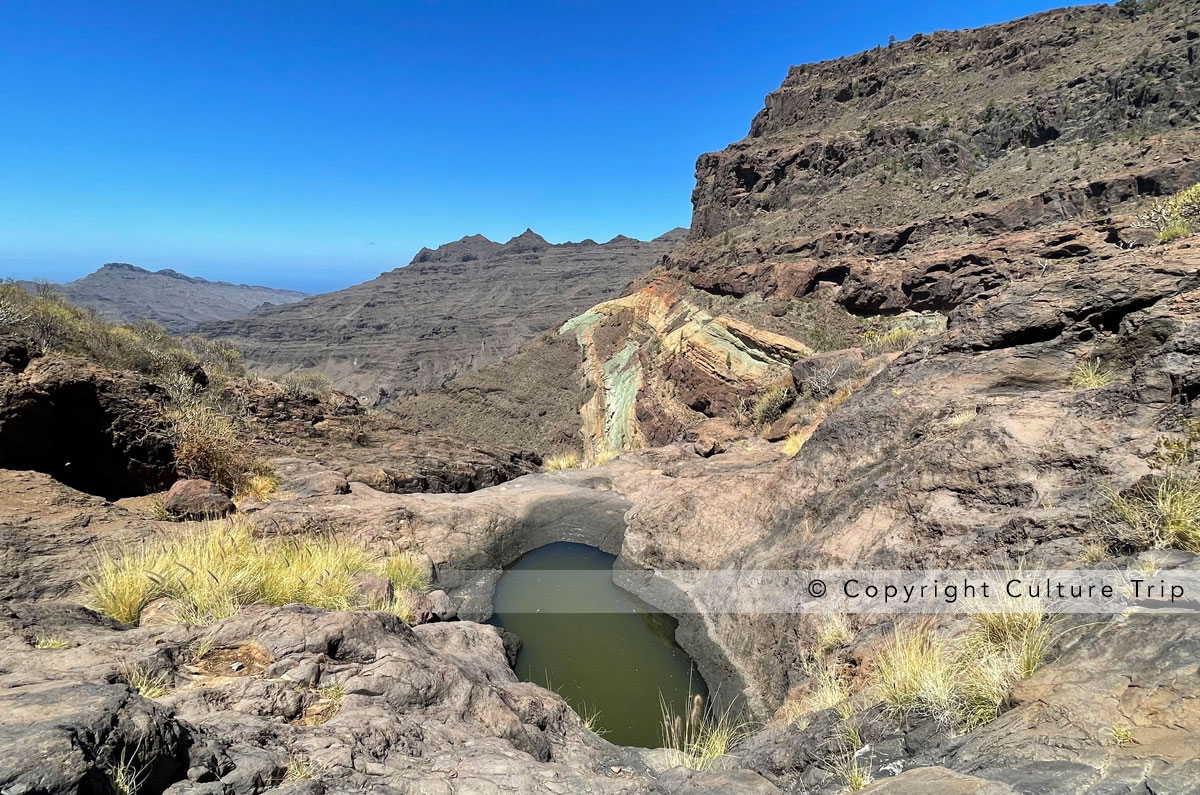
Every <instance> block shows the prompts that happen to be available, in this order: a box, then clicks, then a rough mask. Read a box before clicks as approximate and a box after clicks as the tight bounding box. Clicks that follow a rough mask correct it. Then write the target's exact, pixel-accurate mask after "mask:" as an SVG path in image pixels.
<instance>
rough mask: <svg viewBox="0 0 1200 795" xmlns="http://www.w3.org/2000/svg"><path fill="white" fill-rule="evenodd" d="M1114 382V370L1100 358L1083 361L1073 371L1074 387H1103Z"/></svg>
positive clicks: (1072, 384) (1072, 382)
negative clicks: (1106, 365)
mask: <svg viewBox="0 0 1200 795" xmlns="http://www.w3.org/2000/svg"><path fill="white" fill-rule="evenodd" d="M1112 382H1113V376H1112V372H1111V371H1110V370H1109V369H1108V368H1107V367H1105V366H1104V363H1103V362H1101V361H1100V360H1099V359H1087V360H1085V361H1082V362H1080V363H1079V364H1077V365H1075V369H1074V370H1072V371H1071V388H1072V389H1103V388H1104V387H1106V386H1109V385H1110V384H1112Z"/></svg>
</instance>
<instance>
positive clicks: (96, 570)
mask: <svg viewBox="0 0 1200 795" xmlns="http://www.w3.org/2000/svg"><path fill="white" fill-rule="evenodd" d="M417 569H418V567H417V566H416V564H415V563H413V562H412V560H411V559H410V558H408V557H407V556H395V557H392V558H389V559H380V558H378V557H376V556H375V555H373V554H372V553H371V552H369V551H368V550H367V549H366V548H364V547H361V546H357V545H354V544H351V543H349V542H342V541H338V540H336V539H334V538H331V537H318V538H304V539H302V540H301V539H294V538H293V539H283V538H257V537H255V536H254V535H253V534H252V533H251V532H250V530H249V529H248V528H246V527H245V526H244V525H242V524H241V523H240V522H236V521H230V522H211V523H208V524H207V525H206V526H205V527H204V528H203V529H201V530H199V531H190V532H181V533H179V534H175V535H168V536H164V537H162V538H158V539H155V540H151V541H146V542H144V543H142V544H141V545H139V546H136V547H135V546H130V547H126V548H124V549H122V550H120V552H119V554H112V553H111V552H109V551H103V552H101V553H100V555H99V557H98V559H97V562H96V564H95V565H94V566H93V568H92V569H91V572H90V573H89V575H88V577H87V579H86V580H85V583H84V587H85V589H86V592H87V596H88V601H89V602H90V604H91V605H92V606H93V607H94V608H95V609H97V610H99V611H100V612H102V613H105V614H106V615H109V616H112V617H113V618H115V619H117V620H118V621H121V622H124V623H126V624H136V623H137V621H138V617H139V616H140V615H141V611H142V609H143V608H144V607H145V606H146V604H147V603H148V602H150V600H152V599H156V598H158V597H169V598H171V599H174V600H176V602H177V605H176V607H175V609H174V611H173V613H174V616H175V618H176V620H178V621H179V622H181V623H185V624H195V625H202V624H209V623H212V622H213V621H218V620H220V619H223V618H227V617H229V616H231V615H233V614H234V613H236V612H237V611H238V610H239V609H241V608H242V607H243V606H245V605H249V604H267V605H284V604H290V603H292V602H302V603H304V604H310V605H314V606H316V607H324V608H327V609H330V610H355V609H393V608H394V607H396V606H395V605H376V604H364V603H363V602H362V601H361V599H360V597H359V594H358V591H357V588H356V586H355V583H354V574H355V573H356V572H360V571H366V572H373V573H375V574H379V575H381V576H384V577H388V578H390V579H392V580H393V582H394V583H395V585H396V590H397V591H398V592H400V591H403V590H404V589H412V590H425V589H427V588H428V584H427V583H426V582H424V579H423V573H421V574H418V573H417ZM421 571H422V572H423V569H421Z"/></svg>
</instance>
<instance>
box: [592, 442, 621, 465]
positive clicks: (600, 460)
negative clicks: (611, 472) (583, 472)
mask: <svg viewBox="0 0 1200 795" xmlns="http://www.w3.org/2000/svg"><path fill="white" fill-rule="evenodd" d="M619 455H621V451H620V450H614V449H612V448H611V447H606V448H604V449H603V450H600V451H598V452H596V453H594V454H593V455H592V460H591V463H590V464H589V466H594V467H602V466H604V465H605V464H607V463H608V462H609V461H612V460H614V459H616V458H617V456H619Z"/></svg>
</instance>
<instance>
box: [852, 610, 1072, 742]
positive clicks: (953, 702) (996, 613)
mask: <svg viewBox="0 0 1200 795" xmlns="http://www.w3.org/2000/svg"><path fill="white" fill-rule="evenodd" d="M1053 624H1054V622H1053V620H1052V619H1051V618H1050V617H1049V615H1048V614H1047V613H1046V612H1045V610H1044V609H1043V607H1042V605H1041V604H1040V603H1037V602H1029V603H1028V604H1026V603H1023V602H1018V601H1017V600H1016V599H1011V598H1008V597H1000V598H999V599H998V601H993V602H989V610H988V612H977V613H973V614H972V615H971V627H970V629H969V630H968V631H967V633H966V634H965V635H964V636H963V637H961V638H958V639H957V640H956V641H948V640H943V639H941V638H939V637H938V636H937V635H935V634H934V633H933V631H932V630H931V629H929V628H928V627H917V628H912V627H909V628H897V629H896V631H895V633H894V635H893V637H892V639H891V640H890V641H889V642H888V643H887V644H886V646H885V647H884V648H883V650H882V651H881V652H880V654H879V656H878V658H877V660H876V662H875V667H874V670H873V672H872V686H873V688H874V691H875V693H876V694H877V695H878V697H879V698H880V700H882V701H883V702H884V703H885V704H887V705H888V706H889V707H890V708H891V709H892V710H893V711H895V712H896V713H900V714H903V713H907V712H918V713H921V714H924V715H928V716H930V717H932V718H934V719H935V720H937V721H938V722H939V723H941V724H942V725H944V726H946V727H948V728H953V729H957V730H960V731H970V730H971V729H975V728H978V727H979V726H983V725H985V724H987V723H990V722H991V721H992V720H994V719H995V718H996V717H997V716H998V715H999V714H1000V710H1001V709H1002V708H1003V707H1004V704H1005V703H1006V702H1007V701H1008V698H1009V694H1010V692H1011V691H1012V686H1013V684H1014V683H1016V682H1017V681H1019V680H1021V679H1024V678H1027V677H1029V676H1030V675H1031V674H1033V672H1034V671H1036V670H1037V668H1038V666H1039V665H1041V663H1042V660H1043V659H1044V657H1045V654H1046V649H1047V647H1048V646H1049V643H1050V633H1051V630H1052V627H1053Z"/></svg>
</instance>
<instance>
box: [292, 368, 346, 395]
mask: <svg viewBox="0 0 1200 795" xmlns="http://www.w3.org/2000/svg"><path fill="white" fill-rule="evenodd" d="M279 383H280V386H282V387H283V388H284V389H285V390H287V392H288V394H290V395H292V396H293V397H324V396H325V395H328V394H329V393H330V392H332V391H333V382H332V381H330V380H329V376H327V375H325V374H324V373H319V372H317V371H316V370H297V371H296V372H294V373H288V374H287V375H285V376H284V377H283V378H282V379H280V382H279Z"/></svg>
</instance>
